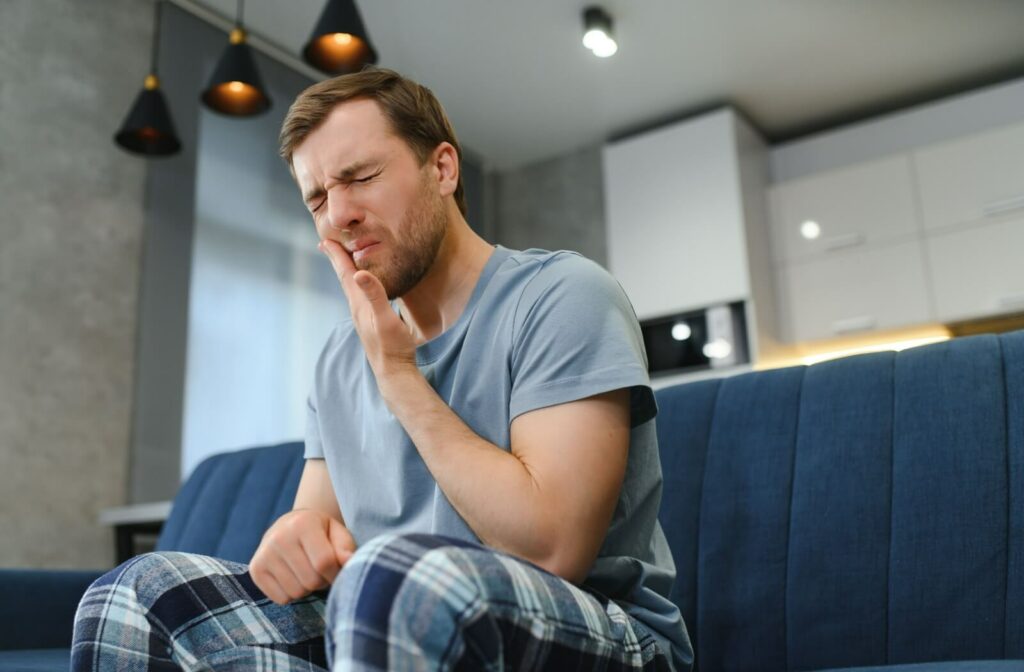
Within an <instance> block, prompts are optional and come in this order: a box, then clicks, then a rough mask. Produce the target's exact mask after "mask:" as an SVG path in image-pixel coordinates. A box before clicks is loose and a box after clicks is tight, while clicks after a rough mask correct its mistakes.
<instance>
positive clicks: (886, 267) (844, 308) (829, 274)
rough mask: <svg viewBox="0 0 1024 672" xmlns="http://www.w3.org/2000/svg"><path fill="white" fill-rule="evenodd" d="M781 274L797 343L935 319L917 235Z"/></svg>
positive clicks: (794, 266) (801, 265)
mask: <svg viewBox="0 0 1024 672" xmlns="http://www.w3.org/2000/svg"><path fill="white" fill-rule="evenodd" d="M781 276H782V279H783V291H785V292H786V304H787V309H788V310H787V312H788V315H789V319H790V336H791V338H792V340H794V341H797V342H799V341H807V340H815V339H822V338H834V337H836V336H844V335H848V334H853V333H858V332H867V331H873V330H876V329H892V328H895V327H902V326H907V325H911V324H917V323H921V322H927V321H929V319H930V313H931V311H930V310H929V306H928V289H927V285H926V282H925V272H924V263H923V260H922V247H921V243H920V241H919V240H918V239H917V238H915V239H914V240H911V241H907V242H903V243H897V244H890V245H883V246H877V247H871V248H861V249H857V250H848V251H846V252H843V253H837V254H834V255H827V256H825V257H823V258H818V259H814V260H812V261H805V262H799V263H796V264H790V265H788V266H784V267H783V269H782V274H781Z"/></svg>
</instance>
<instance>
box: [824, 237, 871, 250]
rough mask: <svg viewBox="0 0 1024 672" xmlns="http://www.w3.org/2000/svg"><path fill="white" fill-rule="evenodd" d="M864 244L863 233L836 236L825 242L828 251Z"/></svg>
mask: <svg viewBox="0 0 1024 672" xmlns="http://www.w3.org/2000/svg"><path fill="white" fill-rule="evenodd" d="M863 244H864V234H863V233H849V234H847V235H845V236H836V237H835V238H829V239H828V240H826V241H825V249H826V250H841V249H843V248H846V247H854V246H856V245H863Z"/></svg>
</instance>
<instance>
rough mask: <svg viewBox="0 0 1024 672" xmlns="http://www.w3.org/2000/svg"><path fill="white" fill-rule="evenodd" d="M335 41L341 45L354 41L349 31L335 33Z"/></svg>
mask: <svg viewBox="0 0 1024 672" xmlns="http://www.w3.org/2000/svg"><path fill="white" fill-rule="evenodd" d="M334 41H335V42H336V43H338V45H340V46H345V45H347V44H351V43H352V36H351V35H349V34H348V33H335V34H334Z"/></svg>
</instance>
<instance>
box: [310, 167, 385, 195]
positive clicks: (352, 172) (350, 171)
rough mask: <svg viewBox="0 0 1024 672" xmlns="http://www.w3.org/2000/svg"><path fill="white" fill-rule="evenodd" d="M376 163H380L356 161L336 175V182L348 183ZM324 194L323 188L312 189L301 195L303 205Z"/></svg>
mask: <svg viewBox="0 0 1024 672" xmlns="http://www.w3.org/2000/svg"><path fill="white" fill-rule="evenodd" d="M378 163H380V161H378V160H376V159H370V160H366V161H357V162H356V163H353V164H351V165H349V166H347V167H345V168H343V169H342V170H341V171H340V172H339V173H337V175H338V180H339V181H340V182H348V181H349V180H351V179H352V178H354V177H355V176H356V175H357V174H359V173H361V172H362V171H364V170H366V169H367V168H369V167H370V166H373V165H375V164H378ZM324 193H325V191H324V188H323V187H316V188H315V189H313V190H312V191H311V192H309V193H308V194H303V195H302V202H303V203H310V202H311V201H313V200H314V199H317V198H320V197H321V196H323V195H324Z"/></svg>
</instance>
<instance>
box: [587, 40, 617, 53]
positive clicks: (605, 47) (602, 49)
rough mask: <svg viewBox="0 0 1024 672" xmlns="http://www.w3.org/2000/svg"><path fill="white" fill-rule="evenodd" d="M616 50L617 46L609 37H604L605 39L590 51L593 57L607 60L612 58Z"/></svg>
mask: <svg viewBox="0 0 1024 672" xmlns="http://www.w3.org/2000/svg"><path fill="white" fill-rule="evenodd" d="M618 50H619V45H618V44H616V43H615V40H613V39H612V38H610V37H605V39H604V40H602V41H601V42H600V43H598V45H597V46H596V47H594V48H593V49H591V51H593V52H594V56H597V57H598V58H608V57H609V56H613V55H614V54H615V52H616V51H618Z"/></svg>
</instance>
